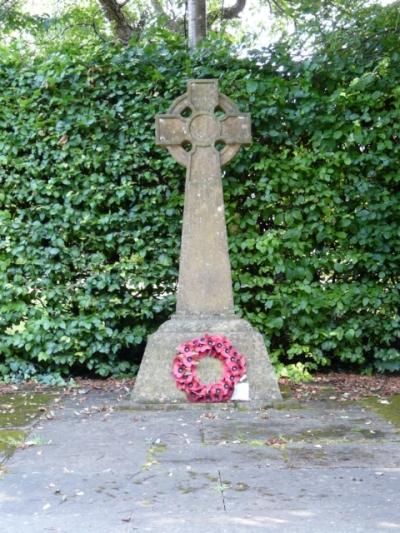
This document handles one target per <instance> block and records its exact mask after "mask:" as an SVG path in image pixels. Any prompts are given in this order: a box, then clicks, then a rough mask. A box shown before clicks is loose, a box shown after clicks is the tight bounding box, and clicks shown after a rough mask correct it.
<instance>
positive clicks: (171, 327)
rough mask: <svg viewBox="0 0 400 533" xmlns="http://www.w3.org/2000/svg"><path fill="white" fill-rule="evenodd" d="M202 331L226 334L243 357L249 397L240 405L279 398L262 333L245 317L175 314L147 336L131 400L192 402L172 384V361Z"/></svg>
mask: <svg viewBox="0 0 400 533" xmlns="http://www.w3.org/2000/svg"><path fill="white" fill-rule="evenodd" d="M205 333H209V334H210V335H224V336H226V337H227V338H228V339H229V340H230V341H231V342H232V344H233V346H234V347H235V348H236V349H237V350H238V351H239V352H240V353H242V354H243V355H244V356H245V357H246V361H247V380H248V382H249V389H250V395H249V396H250V400H249V401H248V402H243V404H246V405H252V406H262V405H263V404H264V405H268V404H271V403H274V402H277V401H280V400H281V399H282V398H281V394H280V391H279V387H278V383H277V380H276V377H275V374H274V370H273V368H272V365H271V363H270V361H269V357H268V354H267V350H266V348H265V345H264V341H263V338H262V335H261V334H260V333H258V332H257V331H255V330H254V329H253V327H252V326H251V325H250V324H249V323H248V322H247V321H246V320H243V319H241V318H238V317H236V316H234V315H204V316H203V315H190V316H189V315H179V314H176V315H174V316H173V317H172V318H171V319H170V320H167V322H164V324H162V325H161V326H160V328H159V329H158V330H157V331H156V332H155V333H153V335H150V336H149V338H148V342H147V346H146V350H145V353H144V356H143V360H142V363H141V365H140V369H139V373H138V376H137V378H136V382H135V386H134V389H133V392H132V397H131V400H132V402H134V403H135V404H153V405H154V404H190V405H193V404H191V402H189V401H188V400H187V398H186V394H185V393H183V392H182V391H180V390H178V389H177V387H176V384H175V380H174V378H173V377H172V361H173V359H174V357H175V355H176V353H177V348H178V346H179V345H180V344H181V343H182V342H185V341H187V340H190V339H193V338H195V337H201V336H202V335H204V334H205ZM202 405H204V404H202ZM221 405H224V404H221Z"/></svg>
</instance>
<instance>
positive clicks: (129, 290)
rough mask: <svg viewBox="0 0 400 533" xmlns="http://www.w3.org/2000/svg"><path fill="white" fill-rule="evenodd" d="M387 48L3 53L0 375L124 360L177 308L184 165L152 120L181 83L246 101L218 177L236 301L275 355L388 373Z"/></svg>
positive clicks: (391, 150)
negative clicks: (299, 53)
mask: <svg viewBox="0 0 400 533" xmlns="http://www.w3.org/2000/svg"><path fill="white" fill-rule="evenodd" d="M384 42H385V43H386V45H385V46H386V48H383V49H382V50H381V51H380V52H379V54H378V56H377V57H372V58H370V59H368V60H367V59H365V60H360V61H354V57H352V55H351V53H347V55H346V53H345V52H343V54H342V55H335V54H334V52H330V51H329V48H327V49H326V50H322V51H320V52H317V53H315V55H314V57H313V58H311V59H306V60H303V61H299V60H298V59H294V60H293V59H291V58H290V57H289V54H288V51H287V50H288V47H287V46H286V45H284V44H282V43H278V44H277V45H276V46H275V48H273V49H272V50H269V51H259V52H253V53H251V54H250V55H248V56H246V57H237V56H235V55H234V54H232V53H231V51H229V50H226V49H225V48H224V47H223V46H222V45H221V46H216V43H215V42H214V43H212V46H209V47H205V48H203V49H201V50H200V51H199V52H198V54H197V55H195V56H192V57H189V56H188V54H187V52H186V51H185V49H184V47H182V46H180V45H178V44H174V45H170V46H169V48H168V47H166V45H165V44H160V45H157V44H152V45H148V46H147V47H145V48H134V47H132V48H129V49H126V50H118V49H111V48H102V49H98V50H93V51H91V52H90V53H89V52H87V51H86V53H85V55H82V56H77V55H74V54H73V53H72V52H71V53H69V54H68V53H59V54H52V55H51V56H50V57H48V58H45V59H43V58H36V59H33V60H32V61H19V60H17V59H15V56H12V55H10V56H7V54H6V52H4V51H3V52H2V58H1V59H2V61H1V66H0V184H1V189H0V286H1V289H0V374H3V375H8V374H10V373H12V372H13V368H18V369H21V368H25V367H26V368H28V370H29V372H28V373H29V375H30V376H31V375H34V374H35V373H39V374H41V373H43V372H55V373H60V374H61V375H64V376H67V375H69V374H73V373H75V374H76V373H81V374H84V373H87V372H90V373H94V374H97V375H100V376H108V375H121V374H128V373H131V372H134V370H135V368H136V367H137V364H138V363H139V361H140V357H141V354H142V352H143V349H144V346H145V342H146V337H147V335H148V334H149V333H151V332H152V331H154V330H155V329H156V328H157V326H158V325H159V324H160V323H161V322H163V321H164V320H165V319H166V318H167V317H168V316H169V315H170V314H171V313H172V312H173V310H174V303H175V300H174V292H175V288H176V281H177V267H178V257H179V242H180V227H181V218H182V207H183V187H184V169H183V168H182V167H179V166H178V164H176V163H175V162H174V161H173V160H172V158H171V157H170V156H169V155H168V153H167V152H166V151H164V150H162V149H160V148H158V147H156V146H155V145H154V117H155V115H156V114H157V113H160V112H166V110H167V109H168V107H169V105H170V104H171V102H172V100H173V99H174V98H175V97H177V96H179V95H180V94H182V93H183V92H184V90H185V86H186V79H187V78H189V77H216V78H219V79H220V86H221V90H222V92H224V93H225V94H227V95H228V96H230V97H231V98H232V99H233V100H234V101H236V102H237V103H238V105H239V107H240V109H241V110H242V111H250V112H251V114H252V124H253V137H254V140H253V144H252V146H251V147H250V148H249V149H246V150H244V149H242V150H241V152H240V153H239V154H238V155H237V156H236V158H235V159H234V160H233V161H232V162H231V163H230V164H229V165H228V166H227V167H226V170H225V173H224V178H223V179H224V190H225V201H226V211H227V213H226V216H227V223H228V233H229V244H230V254H231V262H232V269H233V281H234V291H235V301H236V305H237V312H238V313H240V314H242V315H243V316H245V317H246V318H248V319H249V320H250V322H251V323H252V324H253V325H254V326H255V327H256V328H258V329H259V330H260V331H261V332H262V333H263V334H264V335H265V339H266V342H267V344H268V347H269V349H270V353H271V355H272V358H273V361H274V362H275V363H276V364H279V365H280V368H281V365H282V363H285V364H286V363H290V364H291V363H293V364H294V363H303V364H305V367H303V366H302V367H301V368H302V369H303V370H306V369H307V368H308V369H316V368H320V367H324V366H328V365H333V366H334V367H335V368H337V367H342V368H359V369H364V370H365V371H366V370H371V369H377V370H379V371H384V370H390V371H394V370H399V369H400V354H399V317H398V305H399V300H398V284H399V230H398V228H399V209H400V208H399V198H398V189H399V185H398V184H399V170H398V169H399V162H400V161H399V159H400V158H399V154H400V151H399V150H400V149H399V138H398V131H399V126H398V125H399V122H400V89H399V87H400V55H399V52H398V50H399V44H400V39H399V38H398V37H396V39H394V40H393V39H392V40H390V41H389V42H388V43H387V42H386V41H384ZM217 44H218V43H217ZM361 57H363V56H361ZM171 355H172V354H171ZM293 368H294V367H293ZM24 372H25V370H24ZM57 375H58V374H57Z"/></svg>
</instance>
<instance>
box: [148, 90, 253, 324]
mask: <svg viewBox="0 0 400 533" xmlns="http://www.w3.org/2000/svg"><path fill="white" fill-rule="evenodd" d="M216 111H219V113H218V114H216ZM156 142H157V144H159V145H161V146H165V147H166V148H167V149H168V150H169V152H170V153H171V155H172V156H173V157H174V159H176V160H177V161H178V162H179V163H180V164H182V165H184V166H185V167H186V168H187V173H186V187H185V206H184V215H183V229H182V244H181V255H180V265H179V283H178V294H177V314H178V315H179V314H185V315H187V314H189V315H193V314H195V315H196V314H202V315H215V314H223V315H229V314H233V294H232V279H231V269H230V262H229V255H228V242H227V235H226V224H225V210H224V199H223V191H222V181H221V166H222V165H225V164H226V163H228V161H230V160H231V159H232V157H233V156H234V155H235V154H236V153H237V151H238V150H239V148H240V146H241V145H242V144H249V143H250V142H251V129H250V115H249V114H248V113H240V112H239V111H238V109H237V107H236V105H235V104H234V103H233V102H232V101H231V100H230V99H229V98H227V97H226V96H225V95H222V94H220V93H219V90H218V80H189V81H188V86H187V92H186V93H185V94H184V95H182V96H180V97H179V98H177V99H176V100H175V101H174V102H173V104H172V106H171V108H170V110H169V113H168V114H165V115H158V116H157V117H156ZM221 145H222V146H223V147H222V149H221V150H220V151H219V150H218V148H219V147H220V146H221Z"/></svg>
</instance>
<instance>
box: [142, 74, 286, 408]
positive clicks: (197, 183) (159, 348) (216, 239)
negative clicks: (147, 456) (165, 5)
mask: <svg viewBox="0 0 400 533" xmlns="http://www.w3.org/2000/svg"><path fill="white" fill-rule="evenodd" d="M217 109H218V110H219V111H222V112H223V113H219V114H218V116H217V115H216V114H215V111H216V110H217ZM221 115H222V116H221ZM156 142H157V144H158V145H161V146H165V147H166V148H167V149H168V150H169V152H170V153H171V155H172V156H173V157H174V159H176V161H178V162H179V163H180V164H182V165H184V166H185V167H186V169H187V172H186V184H185V204H184V215H183V228H182V242H181V254H180V263H179V281H178V291H177V307H176V313H175V314H174V315H173V316H172V317H171V319H170V320H168V321H167V322H165V323H164V324H162V326H161V327H160V328H159V329H158V330H157V331H156V332H155V333H154V334H153V335H150V336H149V338H148V342H147V346H146V350H145V353H144V356H143V360H142V363H141V366H140V369H139V373H138V376H137V379H136V382H135V386H134V390H133V393H132V400H133V401H134V402H138V403H144V404H146V403H149V404H157V403H177V402H184V403H188V400H187V398H186V396H185V394H184V393H183V392H181V391H179V390H178V389H177V387H176V384H175V381H174V379H173V378H172V375H171V370H172V361H173V359H174V356H175V354H176V351H177V347H178V346H179V345H180V344H181V343H182V342H185V341H188V340H189V339H192V338H195V337H201V336H202V335H204V334H205V333H209V334H211V335H223V336H226V337H228V338H229V339H230V341H231V342H232V343H233V344H234V346H235V347H236V348H237V350H239V351H240V352H241V353H242V354H244V355H245V357H246V360H247V379H248V383H249V393H250V403H251V402H253V403H254V404H256V403H257V404H260V403H263V402H264V403H270V402H273V401H276V400H279V399H280V398H281V396H280V392H279V387H278V385H277V380H276V377H275V374H274V371H273V368H272V366H271V363H270V361H269V358H268V354H267V351H266V348H265V345H264V341H263V338H262V336H261V334H260V333H258V332H256V331H255V330H254V329H253V328H252V326H251V325H250V324H249V323H248V322H247V321H246V320H243V319H241V318H239V317H237V316H235V314H234V305H233V293H232V278H231V269H230V262H229V254H228V241H227V234H226V223H225V209H224V199H223V190H222V180H221V166H222V165H224V164H226V163H228V162H229V161H230V160H231V159H232V157H233V156H234V155H235V154H236V153H237V151H238V150H239V148H240V146H241V145H242V144H249V143H250V142H251V126H250V116H249V114H247V113H240V112H239V111H238V109H237V107H236V105H235V104H234V103H233V102H232V101H231V100H230V99H229V98H227V97H226V96H224V95H222V94H220V93H219V90H218V81H217V80H189V81H188V89H187V92H186V93H185V94H184V95H183V96H181V97H179V98H177V99H176V100H175V101H174V103H173V104H172V106H171V108H170V110H169V113H168V114H165V115H158V116H157V118H156ZM188 145H191V149H190V151H187V150H186V149H185V148H187V147H188ZM220 145H223V148H222V150H221V151H219V150H218V149H217V146H220Z"/></svg>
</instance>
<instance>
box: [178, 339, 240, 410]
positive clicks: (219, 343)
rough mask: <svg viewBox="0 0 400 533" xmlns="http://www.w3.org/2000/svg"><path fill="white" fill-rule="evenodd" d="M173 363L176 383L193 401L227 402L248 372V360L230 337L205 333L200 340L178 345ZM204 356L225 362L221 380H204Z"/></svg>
mask: <svg viewBox="0 0 400 533" xmlns="http://www.w3.org/2000/svg"><path fill="white" fill-rule="evenodd" d="M178 350H179V351H178V354H177V355H176V357H175V359H174V362H173V369H172V374H173V376H174V378H175V381H176V386H177V387H178V389H180V390H181V391H183V392H185V393H186V395H187V397H188V400H189V401H191V402H226V401H228V400H229V399H230V398H231V396H232V394H233V390H234V388H235V384H236V383H238V381H239V380H240V378H242V377H243V376H244V375H245V373H246V360H245V358H244V356H243V355H241V354H240V353H239V352H238V351H237V350H235V348H234V347H233V346H232V343H231V342H230V341H229V340H228V339H227V338H226V337H219V336H214V335H207V334H205V335H204V336H203V337H201V338H198V339H192V340H190V341H187V342H184V343H183V344H181V345H180V346H179V348H178ZM204 357H214V358H215V359H218V360H219V361H221V362H222V363H223V367H224V371H223V376H222V378H221V380H220V381H218V382H217V383H212V384H204V383H201V381H200V379H199V377H198V375H197V372H196V368H197V365H198V363H199V361H200V360H201V359H203V358H204Z"/></svg>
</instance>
